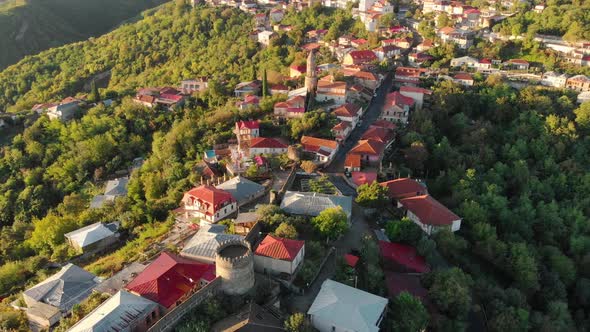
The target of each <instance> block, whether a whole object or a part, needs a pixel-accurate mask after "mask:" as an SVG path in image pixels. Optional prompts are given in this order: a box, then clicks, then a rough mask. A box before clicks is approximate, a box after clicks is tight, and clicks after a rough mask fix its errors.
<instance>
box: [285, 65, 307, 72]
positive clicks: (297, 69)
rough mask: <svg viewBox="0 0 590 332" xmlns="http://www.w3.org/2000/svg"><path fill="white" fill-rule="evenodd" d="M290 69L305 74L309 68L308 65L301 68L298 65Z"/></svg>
mask: <svg viewBox="0 0 590 332" xmlns="http://www.w3.org/2000/svg"><path fill="white" fill-rule="evenodd" d="M289 68H291V69H293V70H296V71H298V72H300V73H305V71H306V70H307V66H306V65H299V66H297V65H291V67H289Z"/></svg>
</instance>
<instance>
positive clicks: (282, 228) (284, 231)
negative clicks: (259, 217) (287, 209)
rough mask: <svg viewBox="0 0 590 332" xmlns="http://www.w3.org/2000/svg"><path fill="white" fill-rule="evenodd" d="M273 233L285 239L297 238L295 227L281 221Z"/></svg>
mask: <svg viewBox="0 0 590 332" xmlns="http://www.w3.org/2000/svg"><path fill="white" fill-rule="evenodd" d="M274 235H276V236H278V237H282V238H285V239H293V240H295V239H297V237H298V234H297V229H295V227H293V226H292V225H291V224H289V223H286V222H283V223H281V224H280V225H279V227H277V229H276V230H275V232H274Z"/></svg>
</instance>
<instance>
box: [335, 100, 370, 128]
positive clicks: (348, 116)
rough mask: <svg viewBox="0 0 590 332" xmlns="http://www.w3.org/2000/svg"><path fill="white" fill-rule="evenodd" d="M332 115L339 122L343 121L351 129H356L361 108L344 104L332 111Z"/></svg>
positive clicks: (361, 111)
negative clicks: (348, 124)
mask: <svg viewBox="0 0 590 332" xmlns="http://www.w3.org/2000/svg"><path fill="white" fill-rule="evenodd" d="M332 114H334V115H335V116H336V118H338V120H340V121H345V122H348V123H350V126H351V127H353V128H354V127H356V124H357V122H358V119H359V117H360V116H361V115H362V114H363V109H362V107H360V106H358V105H355V104H351V103H346V104H344V105H342V106H340V107H338V108H336V109H334V110H333V111H332Z"/></svg>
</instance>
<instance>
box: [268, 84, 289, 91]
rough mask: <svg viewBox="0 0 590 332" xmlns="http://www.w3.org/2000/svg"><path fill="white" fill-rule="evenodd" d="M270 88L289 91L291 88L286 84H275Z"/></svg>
mask: <svg viewBox="0 0 590 332" xmlns="http://www.w3.org/2000/svg"><path fill="white" fill-rule="evenodd" d="M270 89H271V90H276V91H288V90H289V87H287V86H285V85H282V84H275V85H272V86H271V87H270Z"/></svg>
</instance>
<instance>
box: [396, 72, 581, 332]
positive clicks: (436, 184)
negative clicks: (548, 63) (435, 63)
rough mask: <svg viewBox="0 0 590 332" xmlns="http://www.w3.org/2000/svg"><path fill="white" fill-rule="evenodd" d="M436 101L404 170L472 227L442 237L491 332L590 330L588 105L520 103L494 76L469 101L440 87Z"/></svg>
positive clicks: (408, 146)
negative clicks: (467, 277)
mask: <svg viewBox="0 0 590 332" xmlns="http://www.w3.org/2000/svg"><path fill="white" fill-rule="evenodd" d="M434 94H435V98H434V100H433V102H432V107H431V108H429V109H424V110H422V111H419V112H416V113H415V114H414V116H413V118H412V122H411V126H410V128H408V130H407V132H405V133H404V134H402V137H401V144H402V145H401V147H400V151H399V154H398V159H397V160H398V161H399V160H403V161H404V162H403V166H402V169H405V170H406V171H407V172H410V173H411V174H413V175H414V176H417V177H426V178H427V179H428V180H427V182H428V184H429V191H430V192H431V193H432V194H433V195H434V196H435V197H437V198H439V199H440V200H441V201H442V202H443V203H444V204H445V205H446V206H448V207H450V208H452V209H453V210H454V211H455V212H456V213H457V214H458V215H460V216H462V217H463V223H462V227H461V231H460V232H459V233H458V234H455V235H453V234H451V233H440V234H438V236H436V237H435V240H436V242H437V247H438V250H439V252H440V253H442V254H443V256H445V258H447V259H448V260H449V262H450V263H452V264H454V265H456V266H458V267H460V268H462V269H463V270H464V271H465V272H466V273H468V274H469V275H470V276H471V278H472V279H473V281H472V282H471V283H467V282H462V283H463V284H464V285H470V287H471V289H472V290H473V294H474V296H475V297H474V299H477V300H478V301H477V302H478V303H479V305H481V306H483V309H484V310H485V313H486V317H487V319H488V324H489V327H490V328H491V330H492V331H526V330H531V331H573V330H576V329H577V330H580V331H584V330H587V329H588V327H589V324H590V317H589V316H588V312H589V305H590V302H588V299H589V298H590V294H589V293H588V285H589V284H590V254H589V253H590V223H589V218H590V196H589V193H590V137H589V136H588V134H589V133H590V121H589V119H590V107H588V106H590V105H588V103H586V104H584V105H582V106H579V107H578V106H577V105H576V104H575V94H572V93H570V92H567V91H561V90H552V89H546V88H537V87H528V88H525V89H523V90H520V91H516V90H514V89H512V88H510V87H509V86H508V85H506V84H504V83H502V81H501V79H498V77H495V76H491V77H489V78H488V79H487V80H486V81H485V82H480V83H479V84H478V85H477V87H476V88H474V89H468V90H465V89H464V88H462V87H460V86H458V85H455V84H453V83H451V82H442V83H438V84H437V85H435V86H434ZM461 278H463V277H456V278H455V280H462V279H461ZM457 283H461V282H460V281H457ZM447 296H448V298H447V297H445V299H444V300H443V303H452V302H451V301H453V298H454V299H455V300H457V296H453V294H452V292H448V293H447ZM458 296H459V297H460V296H461V295H458ZM463 300H464V301H462V302H463V303H464V302H468V301H469V299H463ZM457 301H458V300H457ZM443 313H445V314H447V316H448V317H454V318H455V319H456V320H455V321H454V323H456V322H457V321H458V322H460V321H461V320H462V319H466V316H465V314H466V313H465V312H462V313H461V312H459V313H457V312H456V311H455V312H453V311H452V310H451V309H449V310H447V311H445V310H443ZM446 326H447V325H446ZM447 327H448V326H447ZM453 328H457V326H454V327H453Z"/></svg>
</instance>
